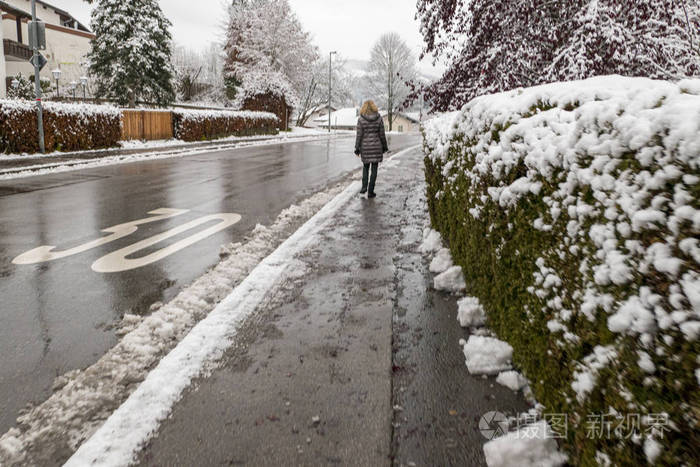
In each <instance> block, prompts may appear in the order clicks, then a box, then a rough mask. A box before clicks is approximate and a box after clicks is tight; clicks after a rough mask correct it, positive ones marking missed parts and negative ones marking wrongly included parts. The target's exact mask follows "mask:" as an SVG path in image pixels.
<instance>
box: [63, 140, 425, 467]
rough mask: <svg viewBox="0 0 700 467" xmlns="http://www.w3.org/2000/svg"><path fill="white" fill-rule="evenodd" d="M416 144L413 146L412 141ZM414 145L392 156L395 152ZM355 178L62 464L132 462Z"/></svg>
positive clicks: (288, 271) (353, 188) (352, 192)
mask: <svg viewBox="0 0 700 467" xmlns="http://www.w3.org/2000/svg"><path fill="white" fill-rule="evenodd" d="M416 147H417V146H416ZM416 147H411V148H408V149H406V150H404V151H401V152H399V153H397V154H395V155H393V156H392V158H397V157H400V156H402V155H403V154H406V153H409V152H410V151H413V150H414V149H416ZM359 187H360V183H359V182H353V183H351V184H350V185H349V186H347V188H345V190H343V191H342V192H341V193H339V194H338V195H336V196H335V197H334V198H333V199H332V200H331V201H330V202H328V203H327V204H326V205H325V206H324V207H323V208H322V209H321V210H320V211H319V212H317V213H316V214H315V215H314V216H313V217H312V218H311V219H309V220H308V221H307V222H306V223H305V224H304V225H303V226H302V227H301V228H299V229H298V230H297V231H296V232H294V233H293V234H292V235H291V236H290V237H289V238H288V239H287V240H285V241H284V242H283V243H282V244H281V245H280V246H279V247H278V248H277V249H276V250H275V251H274V252H273V253H272V254H270V255H269V256H268V257H266V258H265V259H264V260H262V261H261V262H260V264H258V265H257V266H256V267H255V269H253V271H252V272H251V273H250V274H249V275H248V276H247V277H246V278H245V279H244V280H243V281H242V282H241V283H240V284H239V285H238V286H237V287H236V288H235V289H234V290H233V291H232V292H231V294H230V295H228V296H227V297H226V298H225V299H224V300H223V301H222V302H221V303H220V304H219V305H218V306H217V307H216V308H215V309H214V310H213V311H211V312H210V313H209V315H208V316H207V317H206V318H204V319H203V320H202V321H200V322H199V323H198V324H197V325H196V326H195V327H194V328H193V329H192V330H191V331H190V333H189V334H188V335H187V336H186V337H185V338H184V339H183V340H182V341H181V342H180V343H179V344H178V345H177V346H176V347H175V348H174V349H173V350H172V351H171V352H170V353H169V354H167V355H166V356H165V357H164V358H162V359H161V360H160V362H159V363H158V366H156V368H155V369H154V370H152V371H151V372H150V373H149V374H148V376H147V377H146V379H145V380H144V381H143V383H141V385H139V387H138V388H137V389H136V390H135V391H134V392H133V393H132V394H131V395H130V396H129V398H128V399H127V400H126V402H124V403H123V404H122V405H121V406H120V407H119V408H118V409H117V410H116V411H115V412H114V413H112V415H111V416H110V417H109V418H108V419H107V421H106V422H105V423H104V424H103V425H102V426H101V427H100V428H99V429H98V430H97V432H96V433H95V434H94V435H93V436H92V437H91V438H90V439H89V440H88V441H86V442H85V443H83V444H82V445H81V446H80V448H79V449H78V450H77V451H76V452H75V453H74V455H73V457H71V458H70V459H69V460H68V462H67V463H66V464H65V465H66V466H67V467H73V466H84V465H101V466H112V465H114V466H121V465H127V464H129V463H131V462H132V460H133V457H134V455H136V453H137V452H138V449H139V448H140V447H141V446H143V444H144V443H145V442H146V441H147V440H148V439H150V437H151V436H152V435H153V434H154V432H155V431H156V430H157V428H158V426H159V425H160V422H161V421H162V420H164V419H165V418H166V417H167V416H168V414H169V413H170V411H171V410H172V407H173V405H174V404H175V403H176V402H177V401H178V400H179V399H180V397H181V394H182V391H184V390H185V389H186V388H187V387H188V386H189V385H190V382H191V381H192V379H193V378H196V377H199V376H202V375H203V374H205V372H206V370H207V369H208V368H211V366H212V365H214V364H215V362H216V361H217V360H218V359H219V358H220V356H221V355H222V354H223V352H224V351H225V350H226V349H227V348H228V347H229V346H230V345H231V340H232V338H233V336H234V335H235V333H236V330H237V328H238V326H239V325H240V324H241V322H242V321H243V320H244V319H245V318H246V317H247V316H249V315H250V314H251V313H253V312H254V311H255V309H256V308H257V306H258V305H259V304H260V303H261V301H262V300H263V299H264V298H265V297H266V295H267V294H268V293H269V291H270V290H271V289H272V288H274V287H275V285H277V284H279V283H280V282H281V281H283V280H285V279H287V278H291V277H293V276H294V275H295V274H297V272H296V270H295V269H296V268H295V267H294V265H295V262H294V257H295V256H296V255H297V254H299V253H300V252H302V251H303V250H304V249H305V248H307V247H308V246H309V245H311V244H313V243H316V242H318V241H320V239H319V235H320V232H321V230H322V229H323V228H324V227H325V226H326V225H327V224H328V223H329V222H331V220H332V218H333V217H334V216H335V215H336V214H337V213H338V212H339V211H340V210H341V208H342V207H343V206H345V205H346V204H347V203H348V202H349V201H350V200H351V199H353V198H355V197H356V196H357V191H358V189H359Z"/></svg>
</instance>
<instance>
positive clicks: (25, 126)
mask: <svg viewBox="0 0 700 467" xmlns="http://www.w3.org/2000/svg"><path fill="white" fill-rule="evenodd" d="M125 112H128V111H125ZM159 113H163V112H159ZM172 116H173V118H172V125H173V129H172V134H173V135H174V136H175V138H176V139H180V140H183V141H205V140H212V139H216V138H223V137H228V136H252V135H275V134H277V133H278V128H279V125H280V122H279V119H278V118H277V116H275V115H274V114H272V113H268V112H251V111H235V112H234V111H214V110H212V111H210V110H173V111H172ZM37 128H38V127H37V117H36V107H35V104H34V102H31V101H26V100H0V153H37V152H39V142H38V140H39V138H38V129H37ZM44 136H45V140H44V141H45V145H46V151H47V152H53V151H84V150H92V149H103V148H111V147H118V146H119V141H120V140H121V138H122V110H120V109H118V108H116V107H111V106H105V105H92V104H67V103H58V102H46V103H44Z"/></svg>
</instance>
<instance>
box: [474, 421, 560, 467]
mask: <svg viewBox="0 0 700 467" xmlns="http://www.w3.org/2000/svg"><path fill="white" fill-rule="evenodd" d="M484 455H485V456H486V464H487V465H488V466H489V467H559V466H561V465H564V464H565V463H566V462H567V460H568V458H567V456H566V455H565V454H562V453H561V452H559V450H558V448H557V442H556V440H555V439H554V433H553V432H552V430H551V428H550V427H549V425H548V424H547V422H546V421H544V420H541V421H539V422H537V423H535V424H532V425H527V426H524V427H522V428H520V429H518V430H517V431H512V432H510V433H508V434H506V435H505V436H501V437H499V438H496V439H493V440H491V441H489V442H488V443H486V444H484Z"/></svg>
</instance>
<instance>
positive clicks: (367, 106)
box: [360, 101, 379, 115]
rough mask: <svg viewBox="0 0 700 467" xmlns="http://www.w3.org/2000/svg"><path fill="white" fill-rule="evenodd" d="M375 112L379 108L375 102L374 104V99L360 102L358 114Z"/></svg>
mask: <svg viewBox="0 0 700 467" xmlns="http://www.w3.org/2000/svg"><path fill="white" fill-rule="evenodd" d="M377 112H379V109H378V108H377V104H375V103H374V101H365V103H364V104H362V109H361V110H360V115H369V114H376V113H377Z"/></svg>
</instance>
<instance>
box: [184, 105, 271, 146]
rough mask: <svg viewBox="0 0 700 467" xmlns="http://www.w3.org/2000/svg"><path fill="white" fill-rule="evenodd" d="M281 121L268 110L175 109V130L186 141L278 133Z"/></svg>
mask: <svg viewBox="0 0 700 467" xmlns="http://www.w3.org/2000/svg"><path fill="white" fill-rule="evenodd" d="M279 124H280V122H279V119H278V118H277V117H276V116H275V115H274V114H271V113H268V112H250V111H235V112H233V111H232V112H229V111H219V110H179V109H178V110H173V133H174V135H175V138H176V139H180V140H183V141H203V140H211V139H216V138H224V137H227V136H251V135H267V134H276V133H277V129H278V128H279Z"/></svg>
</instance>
